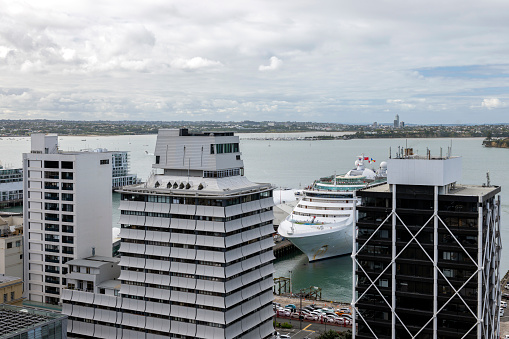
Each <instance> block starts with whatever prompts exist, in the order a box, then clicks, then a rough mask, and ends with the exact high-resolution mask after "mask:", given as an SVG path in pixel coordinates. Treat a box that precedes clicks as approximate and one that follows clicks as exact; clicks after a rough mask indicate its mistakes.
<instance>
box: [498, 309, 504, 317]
mask: <svg viewBox="0 0 509 339" xmlns="http://www.w3.org/2000/svg"><path fill="white" fill-rule="evenodd" d="M499 313H500V316H501V317H503V316H504V309H503V308H502V307H500V309H499Z"/></svg>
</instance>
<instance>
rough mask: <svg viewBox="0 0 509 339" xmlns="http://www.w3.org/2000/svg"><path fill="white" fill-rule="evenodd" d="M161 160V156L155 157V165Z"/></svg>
mask: <svg viewBox="0 0 509 339" xmlns="http://www.w3.org/2000/svg"><path fill="white" fill-rule="evenodd" d="M160 160H161V156H159V155H156V164H159V161H160Z"/></svg>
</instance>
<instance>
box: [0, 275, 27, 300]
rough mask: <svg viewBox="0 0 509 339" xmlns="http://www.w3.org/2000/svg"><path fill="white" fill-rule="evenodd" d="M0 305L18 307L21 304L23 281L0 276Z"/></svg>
mask: <svg viewBox="0 0 509 339" xmlns="http://www.w3.org/2000/svg"><path fill="white" fill-rule="evenodd" d="M0 298H1V299H0V304H2V303H3V304H10V305H19V306H21V304H22V303H23V279H21V278H19V277H9V276H6V275H0Z"/></svg>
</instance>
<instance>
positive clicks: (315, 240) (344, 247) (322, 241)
mask: <svg viewBox="0 0 509 339" xmlns="http://www.w3.org/2000/svg"><path fill="white" fill-rule="evenodd" d="M350 220H351V219H350ZM293 227H294V228H295V227H307V226H306V225H299V224H294V225H293ZM278 233H279V234H280V235H281V236H283V237H285V238H286V239H288V240H289V241H290V242H291V243H292V244H294V245H295V246H296V247H297V248H298V249H299V250H301V251H302V252H303V253H304V254H305V255H306V256H307V257H308V259H309V261H310V262H311V261H316V260H321V259H326V258H331V257H335V256H340V255H345V254H350V253H352V223H348V224H343V225H340V226H337V225H335V224H325V225H323V229H321V230H317V231H314V232H305V233H301V232H298V234H295V233H294V234H291V222H290V221H288V220H285V221H283V222H282V223H281V225H280V226H279V228H278Z"/></svg>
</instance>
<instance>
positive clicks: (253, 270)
mask: <svg viewBox="0 0 509 339" xmlns="http://www.w3.org/2000/svg"><path fill="white" fill-rule="evenodd" d="M154 154H155V156H156V163H155V164H154V166H153V167H154V168H155V169H156V170H157V171H159V172H162V173H154V174H153V175H152V176H151V177H150V178H149V179H148V180H147V182H146V183H144V184H139V185H134V186H129V187H124V188H123V189H122V190H120V192H121V194H122V196H121V203H120V207H119V208H120V210H121V216H120V220H119V223H120V224H121V227H122V229H121V232H120V238H121V247H120V253H121V259H120V262H119V266H120V268H121V271H120V276H119V278H118V280H120V289H119V290H118V285H116V281H118V280H111V279H110V278H107V279H106V278H105V280H103V281H99V280H98V279H97V277H98V276H96V277H95V279H96V282H95V284H94V287H95V286H97V288H99V292H97V290H96V291H95V293H92V292H87V291H85V290H80V289H79V288H77V286H76V285H74V286H69V287H70V288H69V289H68V290H65V291H64V293H63V295H62V300H63V303H64V306H63V312H64V313H65V314H68V315H70V318H69V319H70V321H69V327H68V330H69V332H70V333H72V334H73V335H79V336H92V335H93V336H94V337H98V338H130V337H136V338H138V337H140V336H143V337H146V338H161V339H162V338H168V337H174V338H269V337H270V336H271V335H272V332H273V326H272V315H273V312H272V305H271V302H272V286H273V277H272V273H273V271H274V268H273V264H272V261H273V259H274V255H273V251H272V247H273V245H274V244H273V240H272V233H273V231H274V230H273V225H272V219H273V212H272V206H273V199H272V187H271V185H270V184H259V183H253V182H250V181H249V180H248V179H246V178H245V177H244V176H243V175H242V173H243V162H242V160H241V159H240V155H241V154H240V151H239V139H238V137H235V136H234V135H233V133H216V132H214V133H202V134H191V133H189V132H188V131H187V130H185V129H183V130H160V131H159V134H158V139H157V143H156V151H155V153H154ZM89 259H90V258H89ZM87 260H88V259H87ZM68 264H69V266H71V264H72V266H73V267H77V266H80V267H86V265H89V264H90V263H89V262H88V261H87V262H80V261H74V262H69V263H68ZM91 274H92V268H91V272H90V274H88V277H86V275H87V274H85V275H83V274H82V271H81V268H80V275H79V277H80V278H81V279H82V280H84V281H85V280H86V281H91V280H92V277H90V275H91ZM71 275H72V273H70V274H69V275H68V276H67V281H68V283H71V280H72V279H71ZM77 278H78V276H77ZM108 287H109V289H108ZM71 288H72V289H71ZM101 288H103V289H104V290H103V291H101ZM109 291H110V292H109ZM115 291H117V292H115ZM102 292H104V293H102ZM111 292H113V295H111ZM115 294H118V296H115ZM78 300H79V301H80V303H79V304H77V303H75V302H74V301H78Z"/></svg>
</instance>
